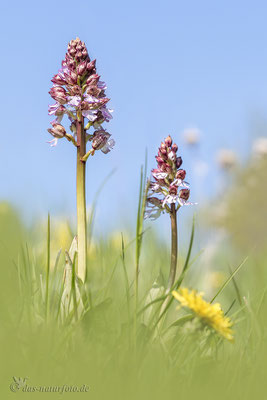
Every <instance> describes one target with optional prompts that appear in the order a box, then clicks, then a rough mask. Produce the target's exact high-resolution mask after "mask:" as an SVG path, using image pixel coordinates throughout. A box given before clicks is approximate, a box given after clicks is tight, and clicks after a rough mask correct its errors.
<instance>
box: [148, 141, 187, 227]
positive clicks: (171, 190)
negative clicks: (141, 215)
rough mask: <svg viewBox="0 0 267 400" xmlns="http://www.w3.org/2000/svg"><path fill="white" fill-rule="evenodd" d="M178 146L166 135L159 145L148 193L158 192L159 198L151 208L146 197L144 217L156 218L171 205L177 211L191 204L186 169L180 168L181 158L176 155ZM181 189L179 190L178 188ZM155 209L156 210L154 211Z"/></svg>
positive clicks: (167, 210) (168, 211) (168, 210)
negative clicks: (155, 166)
mask: <svg viewBox="0 0 267 400" xmlns="http://www.w3.org/2000/svg"><path fill="white" fill-rule="evenodd" d="M177 151H178V146H177V144H176V143H173V142H172V138H171V137H170V136H168V137H167V138H166V139H165V140H164V142H162V143H161V145H160V147H159V151H158V154H157V156H156V160H157V168H156V169H153V170H152V177H153V178H154V181H153V180H152V181H151V183H150V188H149V189H150V194H151V195H154V194H158V195H159V196H160V197H162V198H161V199H159V200H160V201H159V202H158V203H155V202H154V205H153V210H151V202H150V201H149V198H153V197H148V201H147V212H146V215H145V216H146V218H151V217H152V218H153V219H155V218H158V217H159V216H160V214H161V213H164V212H167V213H171V208H173V206H172V205H174V207H175V210H176V211H177V210H178V209H179V208H180V207H182V206H184V205H192V204H194V203H190V202H188V201H187V200H188V198H189V194H190V190H189V188H190V185H189V183H188V182H186V181H185V176H186V171H185V170H184V169H181V168H180V167H181V165H182V162H183V161H182V158H181V157H179V156H177ZM180 189H181V190H180ZM156 211H157V212H156Z"/></svg>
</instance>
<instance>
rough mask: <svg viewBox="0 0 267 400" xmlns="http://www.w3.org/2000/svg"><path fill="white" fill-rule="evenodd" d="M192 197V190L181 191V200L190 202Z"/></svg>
mask: <svg viewBox="0 0 267 400" xmlns="http://www.w3.org/2000/svg"><path fill="white" fill-rule="evenodd" d="M189 196H190V190H189V189H181V190H180V191H179V198H180V199H183V200H188V199H189Z"/></svg>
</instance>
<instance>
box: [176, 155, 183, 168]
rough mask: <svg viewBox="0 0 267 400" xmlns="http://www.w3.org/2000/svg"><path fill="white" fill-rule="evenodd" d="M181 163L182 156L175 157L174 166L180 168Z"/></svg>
mask: <svg viewBox="0 0 267 400" xmlns="http://www.w3.org/2000/svg"><path fill="white" fill-rule="evenodd" d="M182 163H183V160H182V157H177V158H176V167H177V168H180V166H181V165H182Z"/></svg>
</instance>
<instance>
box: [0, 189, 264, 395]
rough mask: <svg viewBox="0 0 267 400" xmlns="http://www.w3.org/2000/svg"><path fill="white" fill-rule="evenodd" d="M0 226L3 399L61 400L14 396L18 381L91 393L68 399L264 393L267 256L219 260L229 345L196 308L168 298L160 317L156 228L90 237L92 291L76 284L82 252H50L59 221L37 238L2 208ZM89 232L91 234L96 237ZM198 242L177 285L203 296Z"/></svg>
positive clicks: (165, 255)
mask: <svg viewBox="0 0 267 400" xmlns="http://www.w3.org/2000/svg"><path fill="white" fill-rule="evenodd" d="M142 190H145V187H144V184H143V187H142ZM140 199H141V200H140V203H139V208H138V209H139V211H138V215H139V218H140V214H141V213H142V212H143V211H142V196H141V197H140ZM0 222H1V228H0V229H1V231H0V235H1V243H0V257H1V286H0V312H1V331H0V337H1V344H2V350H1V353H2V354H1V355H2V357H1V360H2V362H1V367H2V370H1V378H2V379H1V382H2V383H1V394H2V397H3V398H17V397H20V396H21V397H24V398H30V397H33V398H37V397H38V396H39V397H44V396H53V397H55V398H56V397H57V398H60V396H62V394H58V393H49V394H44V393H38V392H35V393H28V394H27V393H25V392H23V391H22V388H21V389H20V390H19V391H18V392H17V393H12V392H11V390H10V389H9V385H10V384H11V383H12V381H13V376H15V377H16V378H18V377H21V378H25V377H28V380H27V384H28V386H31V387H32V386H46V387H50V386H62V385H64V384H67V385H76V386H81V385H83V384H86V385H89V386H90V389H89V392H88V393H87V394H85V393H64V396H72V397H73V398H76V397H77V398H81V397H82V396H86V397H87V398H91V399H105V398H109V399H113V398H114V399H166V398H178V399H179V398H181V399H182V398H190V399H191V398H192V399H193V398H200V399H201V398H205V399H209V398H216V399H221V398H226V397H228V398H233V399H239V398H240V399H251V398H252V397H254V398H255V399H265V398H266V396H265V388H264V387H265V371H266V361H265V359H266V354H267V346H266V311H267V302H266V299H267V288H266V282H267V280H266V278H267V277H266V251H265V250H264V249H262V251H261V253H260V252H257V253H255V252H254V253H251V254H250V255H249V258H248V259H246V260H245V263H243V261H244V259H245V255H244V256H242V255H240V254H238V253H237V252H234V251H233V250H231V251H229V248H228V252H227V251H226V249H225V251H223V254H224V255H220V261H221V263H222V264H225V265H226V267H225V271H224V272H225V280H224V282H223V283H222V284H221V286H220V287H219V288H217V289H212V294H211V295H210V297H206V299H207V300H210V301H213V300H214V299H215V297H216V301H219V302H220V303H221V304H222V307H223V309H224V311H225V312H228V315H229V316H230V317H231V318H232V319H233V321H234V322H235V326H234V331H235V343H234V344H232V343H229V342H227V341H226V340H224V339H222V338H220V337H219V336H217V335H216V334H213V333H211V332H210V330H208V329H204V330H203V329H199V326H198V323H197V321H196V320H195V319H193V318H192V315H191V314H190V313H188V312H185V311H183V310H181V309H180V310H177V306H178V303H177V302H176V301H175V300H173V298H169V299H168V306H167V307H166V309H165V311H166V312H164V315H162V313H161V307H162V303H163V302H164V301H165V299H166V296H164V285H166V280H167V277H168V268H169V245H168V243H165V242H164V243H163V242H161V241H160V240H159V239H158V237H157V234H156V233H155V232H153V230H152V229H149V230H147V231H145V233H143V228H141V230H140V224H141V223H142V222H141V221H139V225H137V236H135V235H134V234H131V233H130V232H122V234H121V235H119V238H118V237H115V236H114V235H112V234H111V235H110V237H107V238H106V239H105V240H104V239H101V240H98V241H95V244H94V247H91V248H89V251H88V274H87V281H86V284H85V285H81V283H80V282H79V281H77V280H76V277H75V273H74V272H75V257H74V259H73V258H72V256H71V254H69V253H65V250H68V248H67V249H65V248H62V251H61V252H60V251H59V250H60V249H59V248H58V249H57V251H55V250H53V249H55V248H56V247H57V244H56V243H54V242H55V238H56V237H57V235H56V233H55V232H56V229H57V222H56V221H55V224H54V223H53V218H52V219H51V226H50V218H48V224H47V228H46V231H47V237H46V234H45V232H43V231H42V230H41V229H40V234H39V235H36V231H35V234H34V235H32V233H31V230H29V229H26V228H25V227H24V226H23V224H22V223H21V221H20V218H19V217H18V216H17V215H16V214H15V213H14V212H13V211H12V210H11V209H10V208H9V207H8V206H7V205H6V206H5V208H3V210H2V212H1V214H0ZM91 225H93V224H91ZM52 227H54V228H53V229H51V228H52ZM89 231H90V230H89ZM14 232H16V234H15V235H14ZM42 235H43V236H42ZM88 235H89V236H90V237H93V235H92V232H89V233H88ZM40 237H43V240H42V239H40ZM136 238H137V240H136ZM140 238H141V239H142V246H141V242H140ZM193 239H194V225H193V228H192V232H191V236H190V235H189V236H188V245H187V246H185V248H184V249H182V252H181V254H180V255H179V265H180V266H182V267H181V268H180V272H179V276H178V277H177V281H176V283H175V287H176V288H178V287H179V286H186V287H192V286H195V282H196V281H198V282H199V284H198V285H197V287H196V289H199V290H200V289H202V285H203V279H202V274H203V276H204V272H205V271H201V270H200V268H199V262H200V257H199V256H197V252H196V250H195V249H194V243H193ZM40 240H41V243H39V242H40ZM91 244H92V243H91ZM69 245H70V243H69ZM137 246H138V248H137ZM186 247H187V248H186ZM137 256H138V259H137ZM241 256H242V257H241ZM66 257H69V259H68V258H67V259H68V260H69V263H70V267H71V270H70V271H71V272H70V291H69V297H68V303H66V304H67V310H68V311H67V312H65V313H63V312H62V295H63V292H64V285H63V276H64V268H65V259H66ZM237 259H238V262H237ZM137 261H138V271H139V273H138V281H139V283H138V298H136V276H137V275H136V265H137ZM229 263H230V265H231V273H230V272H229V269H228V267H227V265H228V264H229ZM235 264H236V265H235ZM241 267H242V268H241ZM214 269H216V266H214ZM255 275H258V277H257V276H256V277H255ZM259 277H260V278H259ZM233 278H234V280H233ZM217 296H218V297H217ZM264 396H265V397H264Z"/></svg>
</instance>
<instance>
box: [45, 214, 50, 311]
mask: <svg viewBox="0 0 267 400" xmlns="http://www.w3.org/2000/svg"><path fill="white" fill-rule="evenodd" d="M46 262H47V264H46V290H45V315H46V319H47V317H48V309H49V297H48V294H49V275H50V214H48V217H47V260H46Z"/></svg>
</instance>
